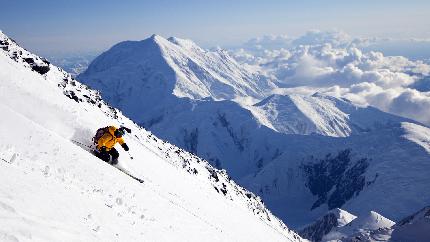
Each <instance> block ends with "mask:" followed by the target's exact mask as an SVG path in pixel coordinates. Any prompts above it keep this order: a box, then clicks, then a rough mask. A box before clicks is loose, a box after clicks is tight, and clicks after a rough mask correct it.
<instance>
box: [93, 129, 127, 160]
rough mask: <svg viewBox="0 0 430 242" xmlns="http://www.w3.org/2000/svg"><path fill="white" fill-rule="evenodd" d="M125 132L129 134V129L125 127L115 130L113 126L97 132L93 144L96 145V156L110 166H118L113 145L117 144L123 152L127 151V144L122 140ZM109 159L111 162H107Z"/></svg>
mask: <svg viewBox="0 0 430 242" xmlns="http://www.w3.org/2000/svg"><path fill="white" fill-rule="evenodd" d="M125 131H127V132H128V133H130V132H131V131H130V129H128V128H126V127H120V128H116V127H115V126H108V127H105V128H100V129H99V130H97V134H96V136H95V137H94V143H96V144H97V147H96V149H97V151H96V156H97V157H98V158H100V159H101V160H104V161H105V162H108V163H110V164H111V165H116V164H118V157H119V153H118V151H117V150H116V149H115V148H114V146H115V144H116V143H117V142H118V143H119V144H120V145H121V146H122V148H123V149H124V150H125V151H128V150H129V148H128V146H127V144H126V143H125V142H124V139H123V138H122V136H123V135H124V133H125ZM111 157H112V161H111V162H109V161H110V160H111Z"/></svg>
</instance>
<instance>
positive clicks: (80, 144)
mask: <svg viewBox="0 0 430 242" xmlns="http://www.w3.org/2000/svg"><path fill="white" fill-rule="evenodd" d="M71 141H72V142H73V143H75V144H76V145H78V146H80V147H81V148H82V149H84V150H86V151H88V152H89V153H91V154H92V155H94V156H96V154H95V152H94V151H93V149H92V147H91V146H89V145H86V144H83V143H81V142H79V141H76V140H71ZM96 157H97V156H96ZM111 166H113V167H115V168H116V169H117V170H119V171H121V172H122V173H124V174H126V175H127V176H129V177H130V178H133V179H134V180H136V181H138V182H140V183H143V182H144V181H143V179H141V178H139V177H135V176H133V175H132V174H130V173H128V172H126V171H124V170H122V169H120V168H118V167H116V166H114V165H111Z"/></svg>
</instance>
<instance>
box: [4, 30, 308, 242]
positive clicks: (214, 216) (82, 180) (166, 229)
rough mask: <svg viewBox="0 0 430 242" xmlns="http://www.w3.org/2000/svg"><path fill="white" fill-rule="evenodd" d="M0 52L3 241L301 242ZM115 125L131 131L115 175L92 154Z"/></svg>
mask: <svg viewBox="0 0 430 242" xmlns="http://www.w3.org/2000/svg"><path fill="white" fill-rule="evenodd" d="M0 47H1V48H0V112H1V113H2V122H1V124H2V125H1V126H0V158H1V161H0V166H1V169H0V172H1V174H0V176H1V177H2V182H1V185H0V191H1V192H0V193H1V196H0V216H1V217H2V220H1V221H0V225H1V230H0V240H2V241H29V240H32V241H33V240H34V241H142V240H145V241H172V240H175V241H202V240H207V239H208V238H210V240H212V241H263V240H270V241H302V239H301V238H300V237H299V236H298V235H297V234H296V233H294V232H293V231H291V230H289V229H288V228H287V227H286V226H285V225H284V223H282V222H281V221H280V220H279V219H277V218H276V217H275V216H273V215H272V214H271V213H270V211H269V210H267V209H266V208H265V206H264V205H263V203H262V201H261V200H260V199H259V197H257V196H255V195H254V194H252V193H251V192H249V191H247V190H245V189H243V188H241V187H240V186H238V185H237V184H236V183H235V182H234V181H232V180H231V179H230V177H229V176H228V175H227V173H226V172H225V171H220V170H216V169H214V168H212V167H211V166H210V165H209V164H208V163H207V162H206V161H205V160H202V159H200V158H198V157H196V156H194V155H192V154H190V153H188V152H186V151H184V150H182V149H180V148H178V147H176V146H174V145H171V144H169V143H167V142H165V141H163V140H160V139H159V138H157V137H156V136H154V135H153V134H152V133H150V132H148V131H146V130H145V129H142V128H140V127H139V126H137V125H136V124H135V123H134V122H132V121H131V120H129V119H128V118H126V117H125V116H124V115H123V114H122V113H121V112H120V111H118V110H117V109H114V108H112V107H110V106H108V105H107V104H106V103H105V102H104V101H103V100H102V99H101V97H100V95H99V94H98V92H96V91H93V90H91V89H89V88H88V87H87V86H85V85H82V84H81V83H79V82H77V81H76V80H74V79H73V78H71V76H70V75H69V74H67V73H66V72H64V71H63V70H61V69H60V68H58V67H55V66H53V65H52V64H50V63H49V62H48V61H47V60H45V59H43V58H40V57H38V56H36V55H34V54H31V53H30V52H28V51H26V50H25V49H23V48H21V47H20V46H18V45H17V44H16V42H15V41H13V40H12V39H10V38H8V37H7V36H6V35H4V34H3V33H1V32H0ZM112 124H113V125H118V126H119V125H125V126H128V127H130V128H131V129H132V131H133V132H132V135H127V136H126V137H125V140H126V142H127V144H128V145H129V147H130V153H129V154H127V153H126V152H124V151H122V150H119V152H120V163H119V165H118V167H117V168H118V169H115V168H114V167H112V166H110V165H108V164H105V163H104V162H101V161H100V160H99V159H97V158H96V157H94V156H93V155H92V154H90V153H89V152H87V148H86V146H87V145H89V144H90V143H91V137H92V136H93V135H94V132H95V130H97V128H99V127H103V126H106V125H112ZM119 169H121V170H124V171H128V172H129V173H132V174H133V175H134V176H137V177H140V178H143V180H144V183H143V184H140V183H138V182H136V181H135V180H133V179H131V178H130V177H129V176H127V175H125V174H124V173H123V172H121V171H120V170H119Z"/></svg>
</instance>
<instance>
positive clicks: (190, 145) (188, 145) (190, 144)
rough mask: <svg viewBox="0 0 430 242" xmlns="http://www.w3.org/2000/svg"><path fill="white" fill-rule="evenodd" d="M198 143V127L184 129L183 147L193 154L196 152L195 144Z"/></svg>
mask: <svg viewBox="0 0 430 242" xmlns="http://www.w3.org/2000/svg"><path fill="white" fill-rule="evenodd" d="M198 143H199V129H198V128H195V129H192V130H191V131H188V130H187V129H184V145H185V149H186V150H188V151H189V152H191V153H193V154H197V145H198Z"/></svg>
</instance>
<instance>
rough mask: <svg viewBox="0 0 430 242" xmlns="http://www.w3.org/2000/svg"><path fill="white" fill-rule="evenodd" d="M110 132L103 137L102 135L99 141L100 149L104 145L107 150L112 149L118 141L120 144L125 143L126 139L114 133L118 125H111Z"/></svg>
mask: <svg viewBox="0 0 430 242" xmlns="http://www.w3.org/2000/svg"><path fill="white" fill-rule="evenodd" d="M108 130H109V132H106V133H104V134H103V136H102V137H100V139H99V140H98V142H97V149H98V150H100V149H101V148H102V147H103V146H105V147H106V151H109V150H111V149H112V148H113V147H114V146H115V144H116V143H117V142H118V143H119V144H120V145H122V144H124V143H125V142H124V139H123V138H122V137H121V138H117V137H116V136H115V135H114V133H115V130H117V128H116V127H114V126H109V129H108Z"/></svg>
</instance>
